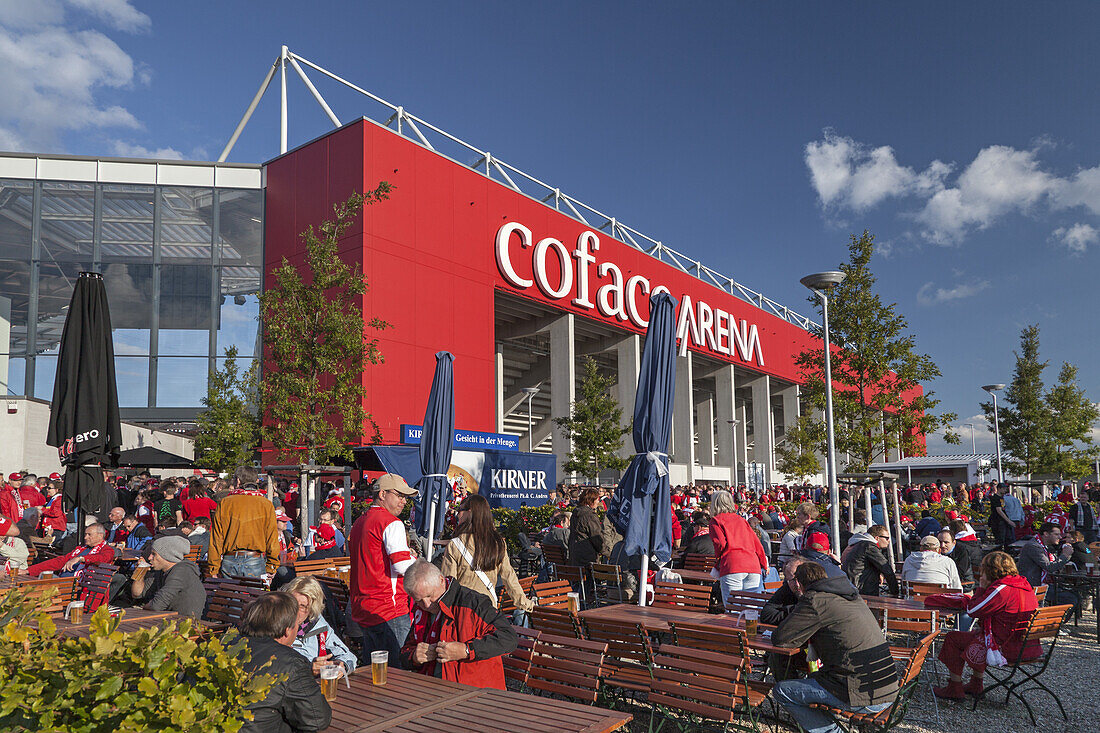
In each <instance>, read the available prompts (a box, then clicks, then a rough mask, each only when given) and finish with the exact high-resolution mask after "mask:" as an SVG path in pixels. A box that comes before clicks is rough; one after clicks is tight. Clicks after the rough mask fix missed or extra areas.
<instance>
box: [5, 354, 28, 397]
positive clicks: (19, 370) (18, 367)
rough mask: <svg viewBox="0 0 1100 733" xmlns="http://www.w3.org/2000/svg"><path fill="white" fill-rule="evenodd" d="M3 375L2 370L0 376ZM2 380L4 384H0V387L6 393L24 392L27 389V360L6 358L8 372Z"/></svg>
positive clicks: (18, 393)
mask: <svg viewBox="0 0 1100 733" xmlns="http://www.w3.org/2000/svg"><path fill="white" fill-rule="evenodd" d="M3 376H4V375H3V372H2V371H0V378H3ZM3 382H4V384H3V385H0V388H2V389H4V391H5V392H6V393H7V394H10V395H22V394H25V393H26V391H27V389H26V387H27V360H26V359H8V374H7V378H6V379H3Z"/></svg>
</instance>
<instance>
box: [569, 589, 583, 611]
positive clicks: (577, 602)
mask: <svg viewBox="0 0 1100 733" xmlns="http://www.w3.org/2000/svg"><path fill="white" fill-rule="evenodd" d="M565 596H566V598H568V599H569V612H570V613H579V612H580V610H581V594H580V593H566V594H565Z"/></svg>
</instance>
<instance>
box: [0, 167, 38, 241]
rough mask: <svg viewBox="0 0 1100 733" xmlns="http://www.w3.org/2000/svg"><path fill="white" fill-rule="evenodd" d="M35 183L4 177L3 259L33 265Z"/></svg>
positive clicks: (0, 183)
mask: <svg viewBox="0 0 1100 733" xmlns="http://www.w3.org/2000/svg"><path fill="white" fill-rule="evenodd" d="M33 209H34V184H33V182H31V181H26V180H17V179H10V178H0V260H14V261H16V262H30V260H31V215H32V214H33Z"/></svg>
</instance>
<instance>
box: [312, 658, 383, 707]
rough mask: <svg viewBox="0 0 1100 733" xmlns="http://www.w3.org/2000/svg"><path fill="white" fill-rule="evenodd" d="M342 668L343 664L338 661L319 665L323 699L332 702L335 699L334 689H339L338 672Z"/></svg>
mask: <svg viewBox="0 0 1100 733" xmlns="http://www.w3.org/2000/svg"><path fill="white" fill-rule="evenodd" d="M372 656H373V655H372ZM342 669H343V665H342V664H340V663H339V662H332V663H331V664H326V665H325V666H324V667H321V692H323V693H324V695H325V699H326V700H328V701H329V702H332V701H333V700H335V699H336V691H337V690H338V689H339V684H338V683H339V681H340V672H341V670H342Z"/></svg>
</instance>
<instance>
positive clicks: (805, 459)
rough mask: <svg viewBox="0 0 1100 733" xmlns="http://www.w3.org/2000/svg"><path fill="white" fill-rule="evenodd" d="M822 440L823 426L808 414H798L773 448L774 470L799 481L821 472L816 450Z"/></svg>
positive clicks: (823, 437) (823, 434)
mask: <svg viewBox="0 0 1100 733" xmlns="http://www.w3.org/2000/svg"><path fill="white" fill-rule="evenodd" d="M824 442H825V426H824V425H823V424H822V423H820V422H817V421H816V420H814V419H813V418H811V417H810V416H809V415H800V416H799V417H798V420H796V421H795V424H794V425H792V426H791V427H789V428H787V434H786V435H785V436H784V440H783V442H782V443H780V444H779V445H778V446H777V447H776V449H775V453H776V458H777V460H776V463H775V467H776V470H778V471H779V472H780V473H783V474H786V475H787V476H790V477H791V478H793V479H794V480H795V481H799V482H802V481H805V480H806V479H807V478H809V477H810V476H813V475H815V474H818V473H821V461H819V460H818V458H817V450H818V448H819V447H820V446H821V445H822V444H823V443H824Z"/></svg>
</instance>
